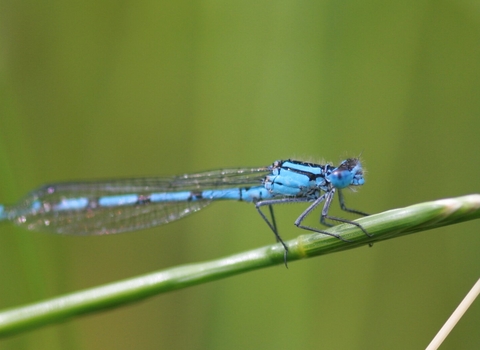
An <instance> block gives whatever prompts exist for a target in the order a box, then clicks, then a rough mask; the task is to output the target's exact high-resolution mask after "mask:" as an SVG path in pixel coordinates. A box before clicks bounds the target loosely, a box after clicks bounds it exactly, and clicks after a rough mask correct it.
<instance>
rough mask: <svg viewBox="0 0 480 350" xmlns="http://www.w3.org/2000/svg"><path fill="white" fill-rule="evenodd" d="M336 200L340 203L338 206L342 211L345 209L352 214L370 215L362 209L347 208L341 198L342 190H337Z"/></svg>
mask: <svg viewBox="0 0 480 350" xmlns="http://www.w3.org/2000/svg"><path fill="white" fill-rule="evenodd" d="M338 202H339V203H340V208H341V209H342V210H343V211H346V212H349V213H353V214H358V215H362V216H369V215H370V214H367V213H365V212H363V211H360V210H356V209H351V208H347V207H346V205H345V200H344V199H343V192H342V190H338Z"/></svg>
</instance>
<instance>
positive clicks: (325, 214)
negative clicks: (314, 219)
mask: <svg viewBox="0 0 480 350" xmlns="http://www.w3.org/2000/svg"><path fill="white" fill-rule="evenodd" d="M326 194H328V196H327V198H326V200H325V205H324V206H323V209H322V215H321V216H320V222H321V223H322V224H323V225H325V226H330V227H331V226H332V224H330V223H328V222H326V221H325V220H326V219H328V220H331V221H337V222H342V223H345V224H350V225H353V226H356V227H358V228H359V229H360V230H362V232H363V233H364V234H365V235H366V236H368V237H372V235H371V234H369V233H368V232H367V231H366V230H365V229H364V228H363V226H362V225H360V224H359V223H357V222H354V221H350V220H347V219H342V218H339V217H336V216H330V215H328V210H329V209H330V205H331V204H332V199H333V197H334V194H335V189H332V190H331V191H330V192H327V193H326ZM338 199H339V201H340V208H342V209H343V210H345V211H347V212H350V213H355V214H359V215H365V216H367V215H368V214H366V213H364V212H361V211H358V210H354V209H349V208H347V207H345V202H344V200H343V194H342V191H340V190H339V191H338Z"/></svg>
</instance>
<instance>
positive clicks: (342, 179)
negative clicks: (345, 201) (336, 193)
mask: <svg viewBox="0 0 480 350" xmlns="http://www.w3.org/2000/svg"><path fill="white" fill-rule="evenodd" d="M326 178H327V180H328V181H330V183H331V184H332V185H333V187H336V188H345V187H348V186H360V185H363V184H364V183H365V178H364V177H363V168H362V164H361V163H360V160H359V159H358V158H349V159H346V160H344V161H343V162H342V163H340V165H339V166H338V167H337V168H335V169H333V170H332V172H331V173H330V174H328V175H327V176H326Z"/></svg>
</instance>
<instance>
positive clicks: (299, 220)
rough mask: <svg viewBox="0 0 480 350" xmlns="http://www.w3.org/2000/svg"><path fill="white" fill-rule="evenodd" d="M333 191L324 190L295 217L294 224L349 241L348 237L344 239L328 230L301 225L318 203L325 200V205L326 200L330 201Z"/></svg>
mask: <svg viewBox="0 0 480 350" xmlns="http://www.w3.org/2000/svg"><path fill="white" fill-rule="evenodd" d="M334 193H335V191H330V192H326V193H325V194H323V195H322V196H320V197H318V198H317V199H316V200H315V201H314V202H313V203H312V204H311V205H310V206H309V207H308V208H307V209H306V210H305V211H304V212H303V213H302V214H301V215H300V216H299V217H298V218H297V220H295V226H297V227H299V228H301V229H304V230H308V231H313V232H317V233H323V234H325V235H328V236H332V237H335V238H338V239H339V240H341V241H344V242H351V241H349V240H348V239H345V238H343V237H342V236H339V235H337V234H334V233H330V232H326V231H323V230H319V229H316V228H313V227H310V226H305V225H302V222H303V220H305V218H306V217H307V216H308V215H309V214H310V213H311V212H312V211H313V210H314V209H315V208H316V207H317V206H318V205H319V204H320V203H322V202H323V201H326V202H325V206H326V205H327V202H328V203H331V202H332V198H333V194H334ZM325 206H324V208H325Z"/></svg>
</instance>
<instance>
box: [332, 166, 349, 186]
mask: <svg viewBox="0 0 480 350" xmlns="http://www.w3.org/2000/svg"><path fill="white" fill-rule="evenodd" d="M328 179H329V180H330V183H331V184H332V185H333V187H336V188H345V187H348V186H350V185H351V184H352V181H353V174H352V172H350V171H348V170H340V169H337V170H334V171H333V172H332V173H331V174H330V176H329V177H328Z"/></svg>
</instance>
